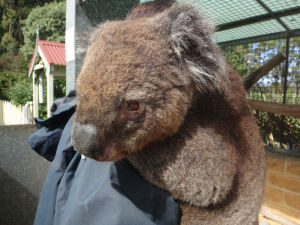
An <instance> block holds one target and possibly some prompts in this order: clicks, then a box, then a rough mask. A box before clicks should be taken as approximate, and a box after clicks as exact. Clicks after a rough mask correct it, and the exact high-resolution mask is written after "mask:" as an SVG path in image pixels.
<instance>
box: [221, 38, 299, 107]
mask: <svg viewBox="0 0 300 225" xmlns="http://www.w3.org/2000/svg"><path fill="white" fill-rule="evenodd" d="M285 45H286V40H285V39H279V40H271V41H264V42H258V43H251V44H245V45H237V46H224V47H223V48H222V51H223V54H224V55H225V57H226V58H227V60H228V61H229V63H230V64H231V65H232V66H233V67H234V68H235V69H236V70H237V71H238V72H239V73H240V75H241V77H242V78H243V79H245V78H246V77H247V76H248V75H249V74H250V73H251V72H253V71H254V70H256V69H258V68H259V67H260V66H261V65H263V64H265V63H266V62H267V61H268V60H270V59H271V58H272V57H273V56H275V55H276V54H278V53H279V52H281V53H282V54H284V53H285ZM299 57H300V37H295V38H291V40H290V55H289V71H288V75H287V79H288V88H287V95H286V103H287V104H300V61H299ZM283 71H284V62H283V63H281V64H280V65H279V66H277V67H275V68H274V69H273V70H272V71H270V72H269V73H268V75H266V76H264V77H263V78H261V79H260V80H259V81H258V82H257V84H256V85H254V86H253V87H252V88H251V89H250V93H249V96H248V97H249V98H250V99H254V100H263V101H269V102H277V103H282V102H283Z"/></svg>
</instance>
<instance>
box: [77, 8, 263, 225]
mask: <svg viewBox="0 0 300 225" xmlns="http://www.w3.org/2000/svg"><path fill="white" fill-rule="evenodd" d="M135 10H137V9H135ZM137 12H138V11H137ZM138 14H139V12H138V13H137V15H138ZM213 31H214V26H213V25H212V24H211V23H210V22H209V21H207V20H206V19H205V18H204V17H203V16H202V14H201V13H200V12H198V10H196V9H195V8H194V7H192V6H191V5H188V4H181V3H172V4H170V8H164V7H163V9H162V10H159V11H158V13H153V12H150V13H149V14H146V16H144V17H143V16H136V18H135V17H134V16H132V17H131V18H130V17H129V18H128V20H125V21H113V22H107V23H104V24H103V25H101V27H100V28H99V30H98V31H97V33H95V35H94V39H93V42H92V45H91V47H90V48H89V50H88V52H87V56H86V58H85V62H84V66H83V68H82V71H81V73H80V75H79V78H78V80H77V91H78V104H77V110H76V116H75V119H74V127H73V133H72V143H73V145H74V147H75V148H76V150H78V151H79V152H81V153H82V154H85V155H87V156H88V157H91V158H94V159H96V160H98V161H110V160H118V159H120V158H122V157H127V158H128V159H129V160H130V162H131V163H132V164H133V166H134V167H135V168H136V169H137V170H138V171H139V172H140V173H141V175H142V176H144V177H145V179H146V180H148V181H149V182H150V183H152V184H154V185H156V186H158V187H159V188H162V189H165V190H167V191H169V192H170V193H171V195H172V196H173V197H174V198H175V199H176V200H177V201H178V202H179V203H180V207H181V209H182V217H181V224H184V225H193V224H197V225H198V224H214V225H218V224H220V225H221V224H222V225H223V224H225V225H226V224H245V225H247V224H249V225H250V224H254V223H255V222H256V220H257V215H258V212H259V209H260V205H261V201H262V196H263V185H264V150H263V145H262V141H261V139H260V135H259V132H258V128H257V125H256V123H255V120H254V118H253V115H252V113H251V110H250V108H249V106H248V104H247V100H246V97H245V96H246V92H245V90H244V88H243V84H242V82H241V81H240V78H239V76H238V74H237V73H236V72H235V71H234V70H233V69H232V68H231V67H230V66H229V65H226V63H225V60H224V58H223V57H222V56H221V54H220V51H219V49H218V46H217V45H216V44H214V43H213V42H212V40H211V36H212V34H213ZM132 103H134V104H135V105H137V108H136V109H133V110H132V109H130V107H129V105H130V104H132Z"/></svg>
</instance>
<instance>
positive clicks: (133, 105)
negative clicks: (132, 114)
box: [127, 101, 140, 111]
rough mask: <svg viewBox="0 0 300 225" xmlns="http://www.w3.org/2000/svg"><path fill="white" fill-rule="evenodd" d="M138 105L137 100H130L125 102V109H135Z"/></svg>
mask: <svg viewBox="0 0 300 225" xmlns="http://www.w3.org/2000/svg"><path fill="white" fill-rule="evenodd" d="M139 107H140V103H138V102H137V101H130V102H127V110H128V111H137V110H138V109H139Z"/></svg>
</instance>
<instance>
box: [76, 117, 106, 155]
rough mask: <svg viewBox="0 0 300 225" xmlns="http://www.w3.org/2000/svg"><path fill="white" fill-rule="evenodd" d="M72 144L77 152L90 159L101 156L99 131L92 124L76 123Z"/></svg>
mask: <svg viewBox="0 0 300 225" xmlns="http://www.w3.org/2000/svg"><path fill="white" fill-rule="evenodd" d="M71 142H72V145H73V146H74V149H75V150H76V151H78V152H80V153H81V154H84V155H86V156H88V157H89V156H90V157H92V156H93V155H95V154H98V155H100V154H101V148H99V143H98V140H97V129H96V127H95V126H93V125H91V124H80V123H78V122H75V121H74V123H73V128H72V138H71Z"/></svg>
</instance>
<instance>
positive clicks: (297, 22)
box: [281, 14, 300, 30]
mask: <svg viewBox="0 0 300 225" xmlns="http://www.w3.org/2000/svg"><path fill="white" fill-rule="evenodd" d="M281 20H282V21H283V22H284V23H285V24H286V25H287V26H288V27H289V28H290V29H291V30H296V29H300V15H299V14H298V15H292V16H285V17H281Z"/></svg>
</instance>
